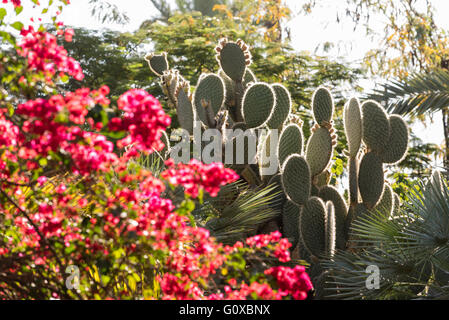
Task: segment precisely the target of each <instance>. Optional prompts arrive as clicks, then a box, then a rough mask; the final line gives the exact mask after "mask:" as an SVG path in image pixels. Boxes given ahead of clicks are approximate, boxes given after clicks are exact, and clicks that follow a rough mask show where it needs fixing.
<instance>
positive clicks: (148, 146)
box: [110, 89, 171, 153]
mask: <svg viewBox="0 0 449 320" xmlns="http://www.w3.org/2000/svg"><path fill="white" fill-rule="evenodd" d="M117 104H118V108H119V110H122V111H123V115H122V116H121V117H120V118H113V119H112V120H111V123H110V129H111V130H113V131H126V132H129V135H128V136H127V137H125V138H123V139H122V140H120V141H119V142H118V143H117V145H118V146H119V147H122V148H123V147H126V146H129V145H133V147H135V148H137V149H138V150H140V151H143V152H146V153H152V152H153V151H154V150H156V151H159V150H161V149H162V148H163V147H164V144H163V143H162V141H161V136H162V131H164V130H165V129H166V128H167V127H168V126H169V125H170V121H171V119H170V117H168V116H167V115H166V114H165V112H164V110H162V107H161V105H160V103H159V101H157V100H156V99H155V98H154V97H153V96H151V95H150V94H148V93H147V92H146V91H145V90H141V89H132V90H129V91H127V92H126V93H124V94H123V95H122V96H120V98H119V99H118V101H117Z"/></svg>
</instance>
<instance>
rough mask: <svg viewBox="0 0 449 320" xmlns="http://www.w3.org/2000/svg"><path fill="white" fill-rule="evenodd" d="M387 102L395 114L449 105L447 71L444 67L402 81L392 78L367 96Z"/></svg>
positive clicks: (412, 112) (413, 112)
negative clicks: (381, 87)
mask: <svg viewBox="0 0 449 320" xmlns="http://www.w3.org/2000/svg"><path fill="white" fill-rule="evenodd" d="M368 97H369V98H370V99H374V100H377V101H385V102H387V106H386V109H387V111H389V112H391V113H397V114H403V115H404V114H415V115H419V114H423V113H425V112H428V111H431V112H434V111H438V110H441V109H443V108H446V107H447V106H449V71H447V70H444V69H439V70H435V71H433V72H430V73H424V74H415V75H412V76H411V77H409V78H408V79H406V80H404V81H399V80H392V81H390V82H388V83H386V84H384V85H383V89H378V90H375V91H374V93H373V94H371V95H369V96H368Z"/></svg>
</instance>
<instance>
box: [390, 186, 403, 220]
mask: <svg viewBox="0 0 449 320" xmlns="http://www.w3.org/2000/svg"><path fill="white" fill-rule="evenodd" d="M400 209H401V199H400V198H399V196H398V195H397V194H396V193H394V192H393V211H392V213H391V215H392V216H398V215H399V213H400Z"/></svg>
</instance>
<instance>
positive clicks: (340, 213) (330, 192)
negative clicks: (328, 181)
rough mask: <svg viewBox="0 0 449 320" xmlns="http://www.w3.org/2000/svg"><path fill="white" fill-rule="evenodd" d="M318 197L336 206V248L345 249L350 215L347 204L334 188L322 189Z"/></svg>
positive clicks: (326, 187) (325, 187)
mask: <svg viewBox="0 0 449 320" xmlns="http://www.w3.org/2000/svg"><path fill="white" fill-rule="evenodd" d="M318 196H319V197H320V198H321V199H322V200H323V201H326V202H327V201H331V202H332V204H333V205H334V212H335V234H336V246H337V248H338V249H344V248H345V246H346V237H345V221H346V217H347V213H348V207H347V206H346V202H345V200H344V199H343V197H342V196H341V195H340V193H339V192H338V191H337V189H336V188H335V187H333V186H324V187H322V188H321V189H320V191H319V193H318Z"/></svg>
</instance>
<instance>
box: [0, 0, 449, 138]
mask: <svg viewBox="0 0 449 320" xmlns="http://www.w3.org/2000/svg"><path fill="white" fill-rule="evenodd" d="M41 2H44V3H45V0H41ZM88 2H89V1H88V0H72V4H71V5H69V6H67V7H65V8H64V11H63V14H62V15H61V19H60V20H62V21H63V22H64V23H65V24H66V25H72V26H76V27H85V28H94V29H100V28H104V27H106V28H110V29H113V30H120V31H133V30H135V29H137V28H138V27H139V25H140V24H141V23H142V22H143V21H144V20H146V19H148V18H149V17H151V16H153V15H154V14H155V9H154V8H153V7H152V5H151V3H150V1H149V0H126V1H124V0H109V2H111V3H113V4H115V5H117V6H118V8H119V9H120V10H122V11H124V12H126V13H127V15H128V16H129V17H130V23H129V24H127V25H125V26H121V25H114V24H109V23H108V24H105V25H102V24H101V22H99V21H97V20H96V19H95V18H94V17H92V16H91V14H90V6H89V4H88ZM170 2H173V0H170ZM286 2H287V4H288V5H289V6H290V8H291V9H292V11H293V12H297V11H298V10H295V9H298V7H299V5H300V4H301V2H302V1H297V0H296V1H295V0H286ZM317 3H318V5H317V7H316V8H315V10H314V12H313V14H311V15H309V16H303V15H300V16H295V17H294V18H293V19H292V20H291V21H290V22H289V27H290V29H291V31H292V33H291V35H292V45H293V47H294V48H295V49H296V50H298V51H303V50H304V51H309V52H312V53H313V52H314V51H315V49H316V47H317V46H318V45H319V44H321V43H324V42H333V43H335V44H339V46H338V48H339V49H337V48H335V49H332V50H331V51H330V52H329V53H326V55H329V56H330V57H337V56H338V57H340V58H343V59H344V60H345V61H348V62H357V61H360V59H362V58H363V56H364V54H365V53H366V52H367V51H368V50H370V49H372V46H373V44H375V41H374V42H373V40H371V39H368V38H367V37H366V36H365V34H364V32H363V28H358V29H357V30H356V31H355V32H354V30H353V24H352V23H349V22H348V23H340V24H338V23H337V22H336V12H337V10H338V9H339V10H338V11H340V12H341V8H344V5H345V3H346V1H345V0H317ZM432 4H433V5H434V7H435V8H436V16H435V19H436V23H437V25H439V26H441V27H443V28H445V29H447V30H449V19H447V13H448V12H449V0H432ZM0 6H4V5H0ZM33 13H34V15H35V16H36V13H38V12H36V11H34V10H31V8H25V10H24V12H23V13H22V15H21V16H22V21H24V17H30V16H32V15H33ZM343 20H344V19H343ZM373 21H375V22H374V23H375V24H374V27H377V28H378V29H379V30H380V31H381V30H382V22H381V21H378V20H377V21H376V19H374V20H373ZM75 36H76V35H75ZM318 53H319V54H323V52H322V51H318ZM372 84H373V82H370V81H364V82H363V83H362V85H363V86H364V87H366V89H371V88H372ZM348 98H349V97H348ZM429 118H430V117H429ZM433 119H434V122H433V123H432V124H431V123H430V120H429V121H428V124H427V126H424V125H421V124H416V125H415V126H414V127H413V131H414V132H415V133H416V134H417V135H418V136H419V137H420V138H421V139H422V140H423V141H425V142H433V143H437V144H441V143H442V142H443V128H442V124H441V116H440V114H439V113H437V114H435V115H434V116H433Z"/></svg>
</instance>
